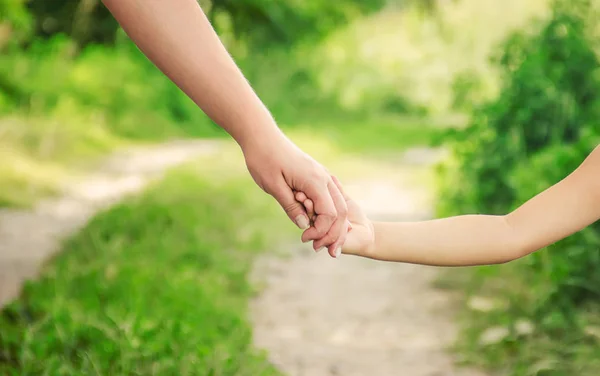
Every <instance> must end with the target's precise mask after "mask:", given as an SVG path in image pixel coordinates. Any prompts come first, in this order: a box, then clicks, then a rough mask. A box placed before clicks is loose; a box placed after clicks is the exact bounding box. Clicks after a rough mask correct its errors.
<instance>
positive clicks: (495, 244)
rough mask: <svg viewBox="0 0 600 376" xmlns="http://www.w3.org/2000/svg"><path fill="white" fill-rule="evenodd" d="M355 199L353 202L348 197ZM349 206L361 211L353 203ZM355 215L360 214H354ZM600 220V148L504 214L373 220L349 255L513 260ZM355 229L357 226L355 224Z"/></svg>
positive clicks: (451, 262) (455, 261) (427, 260)
mask: <svg viewBox="0 0 600 376" xmlns="http://www.w3.org/2000/svg"><path fill="white" fill-rule="evenodd" d="M349 202H351V200H350V201H349ZM350 210H359V209H358V208H357V207H355V206H353V207H352V208H351V209H350ZM350 216H351V219H352V217H353V216H354V217H356V216H355V215H353V213H352V212H351V213H350ZM599 218H600V147H597V148H596V149H595V150H594V151H593V152H592V153H591V154H590V155H589V156H588V158H586V160H585V161H584V162H583V163H582V164H581V165H580V166H579V167H578V168H577V169H576V170H575V171H574V172H573V173H571V174H570V175H569V176H567V177H566V178H565V179H563V180H562V181H560V182H559V183H557V184H556V185H554V186H552V187H550V188H548V189H547V190H546V191H544V192H542V193H540V194H538V195H537V196H535V197H533V198H532V199H530V200H529V201H527V202H526V203H525V204H523V205H522V206H521V207H519V208H518V209H516V210H515V211H513V212H512V213H510V214H507V215H504V216H493V215H462V216H456V217H449V218H443V219H435V220H430V221H421V222H400V223H384V222H376V223H373V224H372V227H371V228H372V231H373V235H374V236H372V239H373V240H372V241H369V242H367V243H366V244H365V242H364V241H362V240H357V239H352V236H361V232H360V231H353V233H354V235H353V234H352V233H350V235H349V239H348V241H349V244H360V246H357V247H356V249H344V253H349V254H356V255H359V256H363V257H368V258H373V259H377V260H384V261H397V262H406V263H415V264H425V265H436V266H471V265H485V264H497V263H504V262H508V261H511V260H514V259H517V258H520V257H523V256H525V255H528V254H530V253H532V252H534V251H536V250H538V249H540V248H543V247H545V246H548V245H550V244H553V243H555V242H556V241H558V240H561V239H563V238H565V237H567V236H569V235H571V234H573V233H575V232H577V231H580V230H581V229H583V228H585V227H586V226H588V225H590V224H592V223H594V222H595V221H596V220H598V219H599ZM353 225H354V228H355V229H356V228H357V226H356V225H355V224H354V223H353Z"/></svg>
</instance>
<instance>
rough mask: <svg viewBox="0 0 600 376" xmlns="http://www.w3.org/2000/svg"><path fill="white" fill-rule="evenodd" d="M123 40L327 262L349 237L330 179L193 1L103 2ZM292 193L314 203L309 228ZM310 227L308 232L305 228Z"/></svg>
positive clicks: (342, 208) (338, 196) (338, 195)
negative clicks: (195, 112)
mask: <svg viewBox="0 0 600 376" xmlns="http://www.w3.org/2000/svg"><path fill="white" fill-rule="evenodd" d="M103 2H104V4H105V5H106V7H107V8H108V9H109V10H110V11H111V13H112V14H113V15H114V17H115V18H116V19H117V21H118V22H119V23H120V24H121V26H122V27H123V29H124V30H125V32H126V33H127V34H128V35H129V37H130V38H131V39H132V40H133V41H134V42H135V43H136V44H137V46H138V47H139V48H140V50H142V52H144V54H146V56H147V57H148V58H149V59H150V60H151V61H152V62H153V63H154V64H155V65H156V66H157V67H158V68H159V69H161V70H162V71H163V72H164V73H165V75H167V76H168V77H169V78H170V79H171V80H172V81H173V82H174V83H175V84H176V85H177V86H179V87H180V88H181V89H182V90H183V91H184V92H185V93H186V94H187V95H188V96H189V97H190V98H191V99H192V100H194V102H195V103H196V104H197V105H198V106H199V107H200V108H201V109H202V110H203V111H204V112H205V113H206V114H207V115H208V116H209V117H211V118H212V119H213V120H214V121H215V123H217V124H218V125H219V126H221V127H222V128H223V129H224V130H226V131H227V132H228V133H229V134H230V135H231V136H232V137H233V138H234V139H235V140H236V142H237V143H238V144H239V145H240V147H241V149H242V152H243V153H244V157H245V159H246V164H247V166H248V170H249V171H250V174H251V175H252V177H253V178H254V180H255V181H256V183H257V184H258V185H259V186H260V187H261V188H262V189H263V190H264V191H265V192H267V193H268V194H270V195H272V196H273V197H274V198H275V199H276V200H277V201H278V202H279V204H280V205H281V207H282V208H283V209H284V210H285V212H286V213H287V215H288V216H289V218H290V219H291V220H292V221H293V222H294V223H295V224H296V225H297V226H298V227H300V228H301V229H307V235H306V236H307V237H309V238H310V239H311V240H321V241H322V242H323V243H324V244H325V246H327V248H328V250H329V253H330V254H331V256H332V257H334V256H335V255H336V254H339V252H340V250H341V246H342V245H343V244H344V241H345V239H346V233H347V230H346V229H347V226H348V221H347V207H346V203H345V201H344V199H343V197H342V195H341V193H340V191H339V189H338V188H337V186H336V185H335V184H334V182H333V180H332V178H331V175H330V174H329V172H328V171H327V169H325V167H323V166H322V165H321V164H319V163H318V162H316V161H315V160H314V159H312V158H311V157H310V156H309V155H307V154H306V153H304V152H303V151H302V150H300V149H299V148H298V147H297V146H296V145H294V144H293V143H292V142H291V141H290V140H289V139H288V138H287V137H286V136H285V135H284V134H283V132H281V130H280V129H279V128H278V127H277V125H276V123H275V121H274V120H273V117H272V116H271V114H270V113H269V111H268V110H267V108H266V107H265V105H264V104H263V103H262V102H261V100H260V99H259V98H258V96H257V95H256V94H255V92H254V90H253V89H252V87H251V86H250V84H249V83H248V81H247V80H246V79H245V77H244V76H243V74H242V72H241V71H240V70H239V69H238V67H237V66H236V64H235V62H234V61H233V59H232V58H231V56H230V55H229V53H228V52H227V50H226V49H225V47H224V46H223V44H222V43H221V41H220V40H219V37H218V36H217V34H216V33H215V31H214V29H213V27H212V25H211V24H210V22H209V21H208V19H207V17H206V15H205V14H204V12H203V11H202V9H201V8H200V6H199V5H198V2H197V1H196V0H169V1H163V0H103ZM294 191H302V192H304V193H305V194H306V195H307V196H308V197H309V198H310V199H311V200H312V201H313V202H314V209H315V212H316V214H317V215H316V218H315V221H314V223H313V226H310V223H309V222H310V221H309V218H308V217H307V214H306V212H305V211H304V208H303V206H302V205H301V204H300V203H299V202H297V201H296V200H295V198H294ZM309 226H310V227H309Z"/></svg>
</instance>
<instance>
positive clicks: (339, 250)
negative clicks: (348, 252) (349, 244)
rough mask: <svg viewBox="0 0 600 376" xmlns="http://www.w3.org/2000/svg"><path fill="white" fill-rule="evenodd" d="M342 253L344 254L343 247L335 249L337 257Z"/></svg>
mask: <svg viewBox="0 0 600 376" xmlns="http://www.w3.org/2000/svg"><path fill="white" fill-rule="evenodd" d="M341 254H342V247H337V248H336V249H335V258H338V257H340V255H341Z"/></svg>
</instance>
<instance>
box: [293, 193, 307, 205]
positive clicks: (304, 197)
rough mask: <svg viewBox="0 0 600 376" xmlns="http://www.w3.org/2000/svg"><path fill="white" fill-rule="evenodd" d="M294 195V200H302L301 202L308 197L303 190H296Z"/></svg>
mask: <svg viewBox="0 0 600 376" xmlns="http://www.w3.org/2000/svg"><path fill="white" fill-rule="evenodd" d="M295 197H296V201H298V202H302V203H304V201H306V199H307V198H308V197H306V194H305V193H304V192H296V194H295Z"/></svg>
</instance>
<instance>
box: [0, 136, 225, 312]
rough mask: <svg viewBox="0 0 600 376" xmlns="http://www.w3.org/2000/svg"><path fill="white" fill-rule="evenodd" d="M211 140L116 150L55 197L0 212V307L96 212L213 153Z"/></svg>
mask: <svg viewBox="0 0 600 376" xmlns="http://www.w3.org/2000/svg"><path fill="white" fill-rule="evenodd" d="M217 148H218V143H217V142H213V141H204V140H202V141H176V142H170V143H166V144H163V145H158V146H152V147H143V148H142V147H140V148H134V149H130V150H126V151H122V152H119V153H117V154H115V155H113V156H111V157H109V158H107V159H106V160H105V161H104V162H103V163H101V164H100V166H99V167H98V169H97V170H96V171H93V172H91V173H89V174H86V175H85V176H83V177H81V178H80V179H76V180H75V181H69V182H68V184H67V185H66V187H65V188H64V192H63V194H62V195H61V196H60V197H55V198H52V199H49V200H45V201H42V202H40V203H39V204H38V205H36V206H35V208H33V209H32V210H13V209H2V210H0V307H1V306H3V305H4V304H6V303H7V302H9V301H10V300H12V299H14V298H15V297H16V296H17V295H18V293H19V291H20V289H21V287H22V285H23V283H24V281H26V280H27V279H30V278H33V277H35V275H36V273H37V271H38V270H39V268H40V266H41V265H42V263H43V262H44V261H45V260H46V259H47V258H48V257H50V256H52V255H53V254H54V253H55V252H56V251H58V250H59V249H60V244H61V241H62V240H63V239H65V238H66V237H68V236H70V235H71V234H73V233H75V232H76V231H77V230H79V229H80V228H81V227H83V226H84V225H85V224H86V223H87V221H88V220H89V219H90V218H91V217H92V216H93V215H94V214H95V213H97V212H98V211H99V210H102V209H104V208H107V207H109V206H110V205H113V204H114V203H116V202H117V201H119V200H121V199H122V198H124V197H125V196H127V195H130V194H134V193H138V192H140V191H141V190H142V189H143V188H144V187H145V186H146V185H147V184H148V183H149V182H151V181H152V180H154V179H157V178H160V177H161V176H162V174H163V173H164V172H165V171H166V170H167V169H168V168H170V167H173V166H176V165H178V164H181V163H184V162H187V161H190V160H192V159H194V158H197V157H200V156H202V155H207V154H211V153H214V152H215V151H216V150H217Z"/></svg>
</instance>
